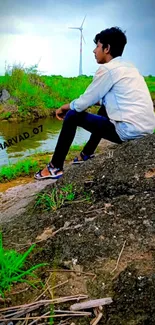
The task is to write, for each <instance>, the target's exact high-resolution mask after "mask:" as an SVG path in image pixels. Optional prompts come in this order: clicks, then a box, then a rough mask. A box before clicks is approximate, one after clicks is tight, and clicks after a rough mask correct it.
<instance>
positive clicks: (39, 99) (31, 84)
mask: <svg viewBox="0 0 155 325" xmlns="http://www.w3.org/2000/svg"><path fill="white" fill-rule="evenodd" d="M92 79H93V77H92V76H85V75H83V76H79V77H74V78H64V77H62V76H55V75H52V76H41V75H39V74H38V72H37V69H36V67H32V68H29V69H26V68H25V69H24V68H21V67H14V68H12V70H8V71H6V73H5V76H0V90H2V89H3V88H5V89H6V90H8V91H9V93H10V95H11V98H10V99H9V100H7V102H6V103H5V104H0V119H1V120H2V119H10V118H12V117H16V118H18V117H22V118H23V119H24V118H27V117H28V116H29V117H31V116H33V112H34V110H35V111H36V110H37V112H38V115H39V117H41V116H48V115H50V114H51V113H52V112H53V111H54V110H55V109H57V108H59V107H60V106H61V105H63V104H65V103H69V102H71V101H72V100H73V99H75V98H78V97H79V96H80V95H81V94H83V93H84V91H85V90H86V88H87V87H88V85H89V84H90V83H91V81H92ZM145 80H146V83H147V86H148V88H149V91H150V93H151V96H152V99H155V77H152V76H149V77H145Z"/></svg>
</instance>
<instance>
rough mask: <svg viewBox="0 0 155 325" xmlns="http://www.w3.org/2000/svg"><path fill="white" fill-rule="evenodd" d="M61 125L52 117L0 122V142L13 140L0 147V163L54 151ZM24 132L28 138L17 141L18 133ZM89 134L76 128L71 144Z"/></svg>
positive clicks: (85, 139) (76, 142) (3, 163)
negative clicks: (37, 119) (34, 120)
mask: <svg viewBox="0 0 155 325" xmlns="http://www.w3.org/2000/svg"><path fill="white" fill-rule="evenodd" d="M40 125H42V128H43V131H42V132H41V127H39V128H38V126H40ZM61 125H62V122H60V121H58V120H56V119H53V118H46V119H41V120H39V121H37V122H33V123H29V122H27V121H24V122H20V123H14V122H11V123H9V122H1V123H0V143H1V144H2V145H3V144H4V141H5V142H7V143H8V140H9V139H14V140H12V145H10V146H9V147H6V148H5V149H3V150H2V149H1V148H0V165H1V166H2V165H7V164H9V163H14V162H17V161H18V160H20V159H23V158H25V157H26V156H29V155H30V154H33V153H36V152H38V151H41V152H46V151H48V152H52V151H54V149H55V145H56V142H57V139H58V135H59V132H60V130H61ZM34 128H35V130H34ZM36 128H38V130H39V133H38V134H34V132H36ZM24 132H27V133H28V134H29V138H27V139H25V140H22V138H21V139H20V140H21V141H20V142H19V135H21V136H22V137H23V133H24ZM89 136H90V133H89V132H87V131H85V130H83V129H82V128H78V129H77V132H76V136H75V139H74V142H73V144H82V143H83V142H85V141H87V140H88V138H89ZM25 137H26V136H25ZM27 137H28V136H27ZM23 139H24V137H23ZM16 142H17V143H16Z"/></svg>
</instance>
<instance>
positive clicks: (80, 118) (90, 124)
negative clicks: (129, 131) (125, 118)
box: [51, 106, 122, 170]
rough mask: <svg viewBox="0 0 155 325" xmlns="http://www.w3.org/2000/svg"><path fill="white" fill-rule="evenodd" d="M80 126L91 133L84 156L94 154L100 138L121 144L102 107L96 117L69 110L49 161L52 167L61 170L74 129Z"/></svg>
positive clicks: (73, 135)
mask: <svg viewBox="0 0 155 325" xmlns="http://www.w3.org/2000/svg"><path fill="white" fill-rule="evenodd" d="M78 126H81V127H82V128H84V129H85V130H87V131H89V132H91V133H92V134H91V136H90V139H89V140H88V142H87V143H86V145H85V147H84V149H83V152H84V154H86V155H91V154H93V153H94V151H95V149H96V147H97V146H98V144H99V142H100V140H101V139H102V138H104V139H106V140H109V141H111V142H114V143H122V140H121V139H120V138H119V136H118V134H117V132H116V130H115V126H114V124H113V123H112V122H110V120H109V118H108V116H107V114H106V111H105V108H104V106H101V108H100V109H99V111H98V115H96V114H91V113H87V112H80V113H78V112H76V111H74V110H69V111H68V112H67V114H66V116H65V119H64V122H63V125H62V129H61V132H60V135H59V138H58V141H57V145H56V148H55V151H54V154H53V157H52V160H51V163H52V164H53V166H54V167H56V168H60V169H61V170H62V169H63V164H64V160H65V158H66V155H67V153H68V151H69V148H70V146H71V144H72V142H73V140H74V137H75V133H76V129H77V127H78Z"/></svg>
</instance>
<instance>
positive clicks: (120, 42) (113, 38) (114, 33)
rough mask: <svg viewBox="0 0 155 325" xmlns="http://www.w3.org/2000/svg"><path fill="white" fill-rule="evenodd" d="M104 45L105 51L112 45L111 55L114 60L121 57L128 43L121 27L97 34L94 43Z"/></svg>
mask: <svg viewBox="0 0 155 325" xmlns="http://www.w3.org/2000/svg"><path fill="white" fill-rule="evenodd" d="M98 41H99V42H100V43H102V44H103V46H102V48H103V50H104V49H105V48H106V47H107V46H108V44H109V45H110V54H111V56H112V57H113V58H115V57H116V56H121V55H122V53H123V50H124V47H125V44H126V43H127V38H126V35H125V32H124V33H123V32H122V30H121V29H120V28H119V27H111V28H107V29H104V30H102V31H101V32H100V33H99V34H96V36H95V38H94V43H95V44H97V42H98Z"/></svg>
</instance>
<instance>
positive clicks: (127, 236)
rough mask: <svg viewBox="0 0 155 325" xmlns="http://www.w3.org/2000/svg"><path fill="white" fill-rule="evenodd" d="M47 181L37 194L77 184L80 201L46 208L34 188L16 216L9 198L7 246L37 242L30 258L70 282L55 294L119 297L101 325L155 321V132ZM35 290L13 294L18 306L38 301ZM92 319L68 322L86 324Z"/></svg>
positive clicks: (58, 278)
mask: <svg viewBox="0 0 155 325" xmlns="http://www.w3.org/2000/svg"><path fill="white" fill-rule="evenodd" d="M46 182H48V183H47V184H45V183H44V184H43V183H42V184H43V185H38V186H40V188H38V189H36V188H35V186H34V187H33V191H36V192H37V191H44V192H46V193H47V194H49V193H51V191H52V189H53V188H55V189H56V190H57V192H59V191H60V190H61V188H62V187H63V186H66V185H68V184H72V186H73V191H74V194H75V199H74V200H73V201H71V202H64V204H63V206H62V207H60V208H58V209H56V210H52V209H51V210H48V211H44V210H43V208H42V207H41V206H37V207H36V206H35V203H36V196H35V193H36V192H33V191H32V192H31V195H30V197H31V200H30V201H29V202H28V205H25V207H24V210H19V212H17V215H15V213H14V212H13V214H12V216H11V202H10V210H9V215H10V218H9V217H8V216H7V214H5V211H6V209H5V202H4V201H3V202H2V203H3V207H4V211H2V212H4V216H3V218H2V217H1V227H2V231H3V238H4V244H5V246H6V247H8V248H16V249H17V250H21V249H22V248H25V247H29V245H30V244H31V243H33V242H37V245H36V248H35V251H34V253H33V254H32V256H31V258H30V261H31V263H33V264H35V263H40V262H48V263H49V268H48V267H46V268H45V269H44V271H43V272H42V273H41V275H40V276H41V277H42V280H44V281H46V279H47V278H48V277H49V273H50V270H51V269H52V270H55V273H54V274H55V275H54V276H52V281H54V283H55V284H57V283H62V282H64V281H67V282H66V283H65V284H64V285H62V286H60V287H59V288H57V289H56V290H55V291H54V295H55V296H56V297H59V296H67V295H71V294H87V295H88V297H89V299H94V298H104V297H112V299H113V303H112V304H111V305H107V306H105V307H104V308H103V317H102V319H101V320H100V323H99V324H105V325H116V324H117V325H119V324H120V325H146V324H147V325H153V324H155V305H154V300H155V275H154V274H155V205H154V200H155V135H151V136H147V137H145V138H144V139H140V140H134V141H130V142H128V143H124V144H122V145H111V146H107V148H106V149H105V150H104V153H103V154H99V155H97V156H96V157H95V158H93V159H92V160H89V161H87V162H85V163H84V164H83V165H76V166H68V167H67V168H66V171H65V174H64V176H63V178H62V179H60V180H59V181H58V182H56V183H54V184H51V183H50V182H49V181H46ZM37 183H38V182H37ZM39 184H41V182H39ZM10 191H11V190H10ZM27 191H29V188H27ZM25 193H26V192H25ZM3 194H4V193H3ZM25 196H26V194H25ZM86 198H87V199H86ZM2 199H4V196H2ZM22 199H24V197H23V198H22ZM14 203H15V204H16V202H15V201H14ZM14 211H15V210H14ZM16 211H17V207H16ZM82 272H83V273H82ZM90 273H91V274H90ZM15 291H17V289H16V290H15ZM36 294H37V292H36V291H34V290H33V289H29V294H27V292H25V293H21V294H20V293H19V294H18V295H14V296H13V298H11V299H12V303H19V301H20V302H27V301H32V299H34V296H35V295H36ZM45 296H46V295H45ZM10 297H12V296H11V294H10ZM91 319H92V318H86V317H83V318H82V317H81V318H74V319H71V320H70V321H69V322H68V324H71V323H73V322H74V323H75V324H76V325H82V324H83V325H85V324H86V325H87V324H90V320H91ZM42 324H46V323H45V321H44V323H42ZM54 324H60V322H58V321H56V322H55V323H54Z"/></svg>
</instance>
